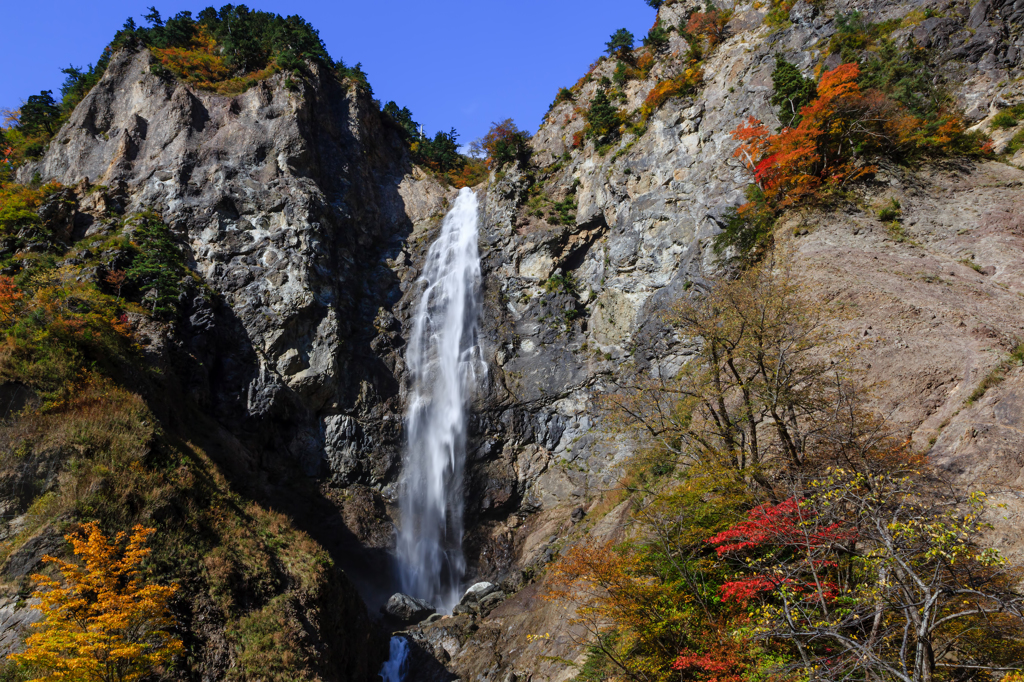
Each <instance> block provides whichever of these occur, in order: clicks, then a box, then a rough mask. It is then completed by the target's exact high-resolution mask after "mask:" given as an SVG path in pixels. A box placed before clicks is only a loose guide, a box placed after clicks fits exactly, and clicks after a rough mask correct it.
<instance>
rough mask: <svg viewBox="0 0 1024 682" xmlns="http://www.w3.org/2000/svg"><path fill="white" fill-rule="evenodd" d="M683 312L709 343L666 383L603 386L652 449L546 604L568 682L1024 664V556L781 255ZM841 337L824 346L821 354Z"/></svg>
mask: <svg viewBox="0 0 1024 682" xmlns="http://www.w3.org/2000/svg"><path fill="white" fill-rule="evenodd" d="M708 284H709V289H708V291H707V292H704V293H702V295H701V296H700V297H694V298H692V299H689V300H686V301H684V302H682V303H680V304H679V305H678V306H677V307H676V308H675V309H674V310H673V311H672V313H671V315H670V317H669V320H670V321H671V323H672V324H673V327H674V328H675V330H676V332H677V333H679V334H680V335H682V336H687V337H699V338H702V339H703V344H702V346H701V349H700V352H699V354H698V356H697V357H696V358H694V359H692V360H691V361H690V362H689V363H687V364H686V365H685V366H684V368H683V370H682V372H681V373H680V374H679V375H678V376H676V377H672V378H665V377H661V378H657V377H651V376H649V375H647V374H645V373H643V372H640V371H638V372H637V373H636V375H635V377H634V379H633V380H630V381H626V382H623V383H622V385H621V386H620V388H619V390H618V391H616V392H614V393H609V394H608V395H607V396H606V398H605V399H604V405H605V408H606V409H607V410H608V412H607V414H608V415H609V416H610V417H612V418H613V419H615V420H616V421H617V423H618V424H619V425H620V426H621V427H623V428H625V429H626V430H627V431H628V432H630V433H632V434H633V435H634V436H635V437H638V438H639V439H640V440H641V442H643V443H645V444H646V447H645V449H644V450H643V451H642V453H641V455H640V456H639V457H638V458H637V459H636V460H635V462H634V465H633V469H632V472H631V474H630V476H629V478H628V479H627V481H628V483H627V490H628V493H629V495H630V498H631V501H632V510H633V518H634V520H635V522H636V527H635V528H634V532H633V533H631V538H630V539H629V540H627V541H625V542H620V543H611V544H608V543H600V542H593V541H591V542H581V543H579V544H577V545H575V546H574V547H572V548H571V549H570V550H569V551H568V552H567V553H566V555H565V556H564V557H563V558H562V559H561V560H560V562H559V563H558V564H556V566H555V568H554V576H553V577H554V580H555V588H554V590H553V591H552V592H551V593H550V594H549V598H550V599H554V600H557V601H560V602H566V603H568V604H572V605H574V606H575V616H574V622H575V623H577V624H578V625H581V626H583V628H584V631H585V632H586V633H587V640H586V641H587V643H588V644H589V646H590V647H591V649H590V651H591V653H590V656H589V659H588V661H587V663H586V665H585V666H584V667H583V669H582V671H581V674H580V675H579V676H578V677H577V679H580V680H596V679H605V678H607V677H608V676H620V675H621V676H623V677H625V678H627V679H632V680H643V681H645V682H649V681H653V680H671V679H679V678H680V676H681V679H684V680H705V681H712V680H714V681H717V682H726V681H728V682H745V681H753V680H768V679H777V680H806V679H811V680H836V679H848V678H866V679H885V680H900V681H902V682H924V681H928V680H987V679H996V678H997V677H998V675H999V674H1000V673H1001V672H1002V671H1005V670H1008V669H1012V668H1015V667H1016V666H1018V665H1019V662H1020V661H1021V659H1022V658H1024V639H1022V637H1021V632H1022V631H1024V630H1022V626H1024V595H1022V594H1021V593H1020V591H1019V584H1018V583H1019V579H1020V576H1021V569H1020V568H1019V567H1015V566H1011V565H1009V564H1008V562H1007V561H1006V560H1005V559H1003V558H1002V557H1001V556H1000V555H999V553H998V552H996V551H995V550H993V549H991V548H989V547H986V538H985V533H986V531H987V529H988V528H989V526H988V525H987V524H986V523H985V521H984V519H985V514H986V511H985V508H986V505H985V496H984V494H982V493H980V492H971V491H964V490H957V489H955V488H953V487H952V486H950V485H949V484H948V482H947V481H945V480H943V479H942V477H941V476H940V475H939V474H938V473H937V472H936V471H934V470H932V469H931V468H930V467H929V466H928V464H927V463H926V462H925V461H924V460H923V458H921V457H920V456H918V455H916V454H914V453H913V452H912V451H911V449H910V448H909V446H908V445H907V444H906V443H904V442H903V441H902V440H901V439H900V438H898V437H897V436H896V434H893V433H891V432H890V431H889V430H888V429H887V428H886V426H885V424H884V423H883V422H881V421H880V420H878V419H877V418H875V417H873V416H872V414H871V412H870V411H869V410H868V409H867V408H866V401H865V400H864V398H863V397H862V395H861V393H862V391H861V389H859V388H858V387H857V385H856V382H855V381H854V379H855V377H854V375H853V373H852V372H851V368H850V367H848V366H845V365H844V364H843V363H842V362H839V363H835V362H832V361H830V360H829V356H831V357H846V358H850V357H851V356H852V353H851V351H854V350H855V348H852V347H844V346H842V345H841V344H842V341H841V339H839V338H838V337H837V336H836V335H835V334H834V333H832V332H830V331H829V327H828V324H827V321H828V318H830V317H832V316H835V315H836V314H841V312H840V311H837V310H835V309H834V306H826V305H825V304H822V303H814V302H813V300H812V298H811V296H810V293H809V292H808V291H806V290H805V289H804V288H803V287H802V286H801V284H800V283H799V280H798V278H797V277H796V276H795V275H794V273H793V271H792V268H791V267H790V266H787V264H786V263H785V262H784V261H779V260H771V259H769V260H768V261H766V262H763V263H761V264H758V265H754V266H752V267H751V268H749V269H748V270H746V271H745V272H743V273H742V274H741V275H740V276H739V277H738V278H737V279H734V280H725V279H721V280H712V281H710V282H709V283H708ZM837 344H839V345H837Z"/></svg>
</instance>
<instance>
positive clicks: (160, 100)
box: [21, 50, 443, 484]
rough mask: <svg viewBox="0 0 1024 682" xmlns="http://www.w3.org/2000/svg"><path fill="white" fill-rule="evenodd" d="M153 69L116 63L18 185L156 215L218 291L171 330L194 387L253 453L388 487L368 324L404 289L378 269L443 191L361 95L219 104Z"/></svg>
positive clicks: (131, 56) (375, 356)
mask: <svg viewBox="0 0 1024 682" xmlns="http://www.w3.org/2000/svg"><path fill="white" fill-rule="evenodd" d="M149 62H150V56H149V54H148V52H146V51H144V50H143V51H139V52H134V53H132V52H122V53H119V54H118V55H116V56H115V57H114V58H113V60H112V61H111V64H110V66H109V68H108V70H107V72H106V74H105V75H104V77H103V80H102V82H101V83H100V84H99V85H98V86H97V87H96V88H94V89H93V91H92V92H91V93H90V94H89V96H88V97H87V98H86V99H85V101H83V102H82V104H81V105H80V106H79V107H78V108H77V109H76V111H75V112H74V114H73V116H72V118H71V120H70V121H69V122H68V124H67V125H66V126H65V127H64V128H63V129H62V130H61V131H60V133H59V134H58V135H57V137H56V138H55V140H54V142H53V143H52V145H51V147H50V150H49V152H48V153H47V154H46V156H45V157H44V158H43V159H42V160H41V161H40V162H39V163H36V164H32V165H30V166H27V167H25V168H23V169H22V170H21V173H22V175H23V176H24V177H25V178H27V177H30V176H31V175H32V174H34V173H36V172H38V173H40V174H41V175H42V177H44V178H46V179H54V180H57V181H59V182H61V183H63V184H64V185H66V186H76V185H78V186H80V187H82V188H85V187H88V186H90V185H91V186H102V188H105V189H102V188H101V189H102V191H99V192H94V193H93V194H89V195H88V196H83V199H82V201H83V203H85V202H87V201H95V199H91V198H90V197H94V196H102V197H103V198H104V200H105V201H106V202H107V203H108V204H111V205H115V206H117V207H118V208H120V209H123V210H124V211H125V212H128V213H131V212H134V211H139V210H143V209H155V210H157V211H158V212H160V213H161V215H162V217H163V219H164V221H165V222H167V223H168V224H169V225H170V226H171V227H172V229H173V230H174V231H175V232H176V233H177V234H178V235H179V239H180V242H181V244H182V245H183V246H185V247H186V248H187V249H188V251H189V253H190V261H191V263H190V264H191V267H192V268H193V269H194V270H195V271H196V272H197V273H198V274H199V275H200V276H201V277H202V278H203V280H204V281H205V282H206V283H207V284H208V285H209V286H210V287H211V288H212V289H213V290H214V291H215V292H216V294H217V298H216V299H215V300H214V301H212V302H205V301H202V300H196V301H194V302H193V303H192V305H191V306H190V307H187V308H188V309H187V310H186V318H187V321H188V322H187V324H186V325H185V326H184V328H183V329H181V330H179V333H180V336H181V339H180V344H181V345H182V346H184V349H185V350H186V352H188V353H189V354H191V355H192V356H193V357H194V358H195V359H196V360H197V361H198V362H196V363H194V367H193V372H192V376H191V381H192V383H193V384H194V385H193V386H192V387H191V388H192V389H193V393H194V394H195V395H196V396H197V397H199V398H200V399H201V401H202V402H204V403H206V405H208V407H209V408H210V409H211V411H212V413H213V414H214V415H215V416H216V417H217V418H218V420H219V421H221V423H224V424H229V425H231V428H232V430H233V431H234V432H235V433H236V434H238V435H239V436H241V437H242V438H243V442H245V443H246V445H248V446H250V448H251V449H252V450H253V451H255V452H273V453H274V455H273V457H274V458H275V459H277V461H278V462H280V463H281V464H282V465H283V464H284V463H285V462H287V465H288V466H289V467H291V468H296V467H297V468H298V470H299V471H301V472H302V473H304V474H305V475H307V476H320V475H324V476H327V477H329V478H333V479H334V480H335V481H336V482H338V483H341V484H348V483H354V482H357V481H361V482H365V483H375V482H380V481H383V480H385V479H386V478H387V477H388V476H389V474H390V473H393V472H392V470H393V468H394V464H395V460H396V455H397V449H398V440H397V438H398V433H399V430H398V428H396V426H397V425H396V424H395V422H393V421H389V420H388V419H387V415H389V414H393V413H394V411H395V410H394V408H395V407H396V403H395V400H396V398H397V393H398V386H397V383H396V380H395V377H394V374H393V373H392V371H391V370H392V369H393V366H394V364H395V362H396V359H395V358H396V357H397V354H396V353H395V349H394V346H393V343H394V341H395V340H394V339H393V338H391V337H390V336H389V331H388V330H385V329H378V328H377V327H375V325H374V321H375V318H376V316H377V314H378V311H379V310H381V309H382V308H383V309H386V308H389V307H390V306H391V305H392V304H394V303H395V302H396V301H397V300H398V298H399V297H400V296H401V291H400V289H399V281H398V278H397V277H396V276H395V273H394V272H393V271H392V269H390V267H389V265H388V261H389V259H394V258H396V257H398V256H400V254H401V253H402V242H403V240H404V238H405V237H406V236H407V235H408V234H409V233H410V232H411V231H412V229H413V227H414V223H416V222H417V221H423V220H427V219H429V218H430V217H431V216H432V215H433V213H434V212H436V211H438V210H440V207H441V203H442V202H443V192H440V191H438V190H437V189H435V188H436V187H437V185H436V183H433V182H432V181H430V180H428V179H426V178H425V177H424V176H422V175H420V176H418V179H417V177H414V176H413V174H412V169H411V167H410V165H409V163H408V158H407V155H406V152H405V148H404V144H403V143H402V142H401V140H400V138H399V137H398V135H397V134H396V133H395V132H393V131H392V130H391V129H390V128H387V127H386V126H385V125H384V123H383V120H382V119H381V117H380V115H379V113H378V112H377V109H376V107H375V106H374V105H373V104H372V102H371V101H370V99H369V98H368V97H367V96H366V95H364V94H361V93H360V92H358V91H357V90H355V89H351V90H346V89H344V88H343V87H342V85H341V84H340V83H339V82H338V81H337V80H336V79H334V78H333V77H332V76H330V75H328V74H321V73H320V72H319V71H318V70H317V69H316V68H314V76H313V79H312V80H310V81H303V84H302V85H301V86H300V87H299V89H298V90H290V89H288V88H285V87H283V81H282V79H283V76H281V77H275V78H270V79H268V80H266V81H264V82H261V83H259V84H257V85H255V86H254V87H253V88H251V89H250V90H249V91H247V92H246V93H244V94H242V95H238V96H236V97H232V98H228V97H222V96H217V95H214V94H210V93H205V92H199V91H194V90H192V89H191V88H189V87H188V86H186V85H184V84H182V83H178V82H168V81H166V80H163V79H161V78H159V77H157V76H155V75H153V74H151V73H150V72H149ZM83 183H84V184H83ZM407 206H408V209H407V208H406V207H407ZM101 208H102V207H101ZM107 208H109V206H108V207H107ZM91 214H92V216H96V215H98V216H101V217H99V218H97V217H89V216H88V215H87V214H86V213H82V214H81V216H82V218H83V219H84V220H86V222H87V223H88V224H86V225H82V226H81V229H80V231H83V232H84V231H92V232H93V233H95V232H97V231H102V230H103V229H104V225H103V218H102V216H104V215H105V211H104V210H94V211H92V212H91ZM389 365H390V366H389ZM389 401H391V402H390V403H389ZM356 452H359V453H362V455H361V456H358V457H357V456H355V454H354V453H356ZM370 452H372V453H373V454H372V455H369V456H368V453H370Z"/></svg>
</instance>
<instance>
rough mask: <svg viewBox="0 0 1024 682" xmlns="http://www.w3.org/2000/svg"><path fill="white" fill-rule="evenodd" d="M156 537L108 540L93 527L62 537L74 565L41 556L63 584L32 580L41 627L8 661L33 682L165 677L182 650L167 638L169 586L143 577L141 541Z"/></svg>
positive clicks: (137, 532) (135, 533) (135, 532)
mask: <svg viewBox="0 0 1024 682" xmlns="http://www.w3.org/2000/svg"><path fill="white" fill-rule="evenodd" d="M155 532H156V531H155V530H154V529H152V528H144V527H143V526H141V525H136V526H135V527H134V528H133V529H132V532H131V535H130V536H129V534H128V533H125V532H122V533H118V534H117V537H115V538H114V539H113V541H111V540H110V539H108V538H107V537H106V536H105V535H104V534H103V533H102V531H100V528H99V525H98V524H97V523H95V522H92V523H88V524H85V525H84V526H83V527H81V528H80V529H78V531H77V532H73V533H69V534H68V535H66V536H65V539H67V541H68V542H70V543H71V545H72V546H73V547H74V553H75V557H76V558H77V560H78V562H80V563H77V562H71V561H63V560H61V559H58V558H56V557H51V556H46V557H44V558H43V561H44V562H45V563H50V564H53V565H55V566H56V567H57V570H58V571H59V572H60V574H61V579H59V580H58V579H54V578H51V577H48V576H45V575H39V574H37V575H33V576H32V580H33V581H34V582H35V584H36V587H37V589H36V591H35V592H34V593H33V594H32V596H33V598H35V599H38V600H39V603H38V604H36V605H34V606H33V608H34V609H36V610H38V611H39V612H40V613H41V614H42V616H43V620H42V621H41V622H40V623H38V624H36V625H35V629H36V632H34V633H33V634H32V635H30V636H29V637H28V639H27V640H26V641H25V647H26V648H25V651H24V652H21V653H17V654H12V655H11V656H10V657H9V658H10V659H11V660H13V661H15V662H17V663H19V664H21V665H23V666H25V667H26V668H28V669H29V670H32V671H33V677H34V679H33V681H32V682H56V681H57V680H68V679H74V680H83V681H88V682H134V680H140V679H144V678H146V677H149V676H151V675H152V674H153V673H154V671H157V672H162V671H163V669H164V668H165V666H167V665H168V664H169V663H170V662H171V661H172V660H173V659H174V657H175V656H177V655H180V654H181V653H182V651H183V650H184V649H183V647H182V644H181V640H180V639H178V638H177V637H175V636H174V635H173V634H171V632H170V630H171V629H173V628H174V627H175V626H176V622H175V619H174V616H173V615H172V614H171V612H170V610H169V604H170V601H171V599H172V598H173V596H174V594H175V592H176V591H177V586H174V585H170V586H167V585H158V584H154V583H152V582H151V581H149V580H148V579H147V577H146V575H145V566H144V562H145V560H146V558H147V557H148V556H149V554H150V551H151V550H150V549H149V548H148V547H146V542H147V540H148V539H149V536H151V535H152V534H153V533H155Z"/></svg>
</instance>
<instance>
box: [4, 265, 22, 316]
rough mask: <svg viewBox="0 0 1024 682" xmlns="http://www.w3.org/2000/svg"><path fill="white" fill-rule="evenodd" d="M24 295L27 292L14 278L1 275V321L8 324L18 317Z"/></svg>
mask: <svg viewBox="0 0 1024 682" xmlns="http://www.w3.org/2000/svg"><path fill="white" fill-rule="evenodd" d="M24 297H25V294H23V293H22V292H21V291H20V290H19V289H18V288H17V287H16V286H15V285H14V279H12V278H11V277H7V276H0V323H3V324H7V323H9V322H12V321H13V320H14V319H15V318H16V316H17V313H18V311H19V310H20V309H21V299H23V298H24Z"/></svg>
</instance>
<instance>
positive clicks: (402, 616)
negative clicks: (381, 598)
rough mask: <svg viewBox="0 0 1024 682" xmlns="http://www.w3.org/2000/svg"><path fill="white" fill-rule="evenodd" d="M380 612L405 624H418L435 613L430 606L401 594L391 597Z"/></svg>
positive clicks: (434, 609)
mask: <svg viewBox="0 0 1024 682" xmlns="http://www.w3.org/2000/svg"><path fill="white" fill-rule="evenodd" d="M382 610H383V611H384V613H385V614H386V615H388V616H391V617H392V618H394V619H395V620H399V621H401V622H403V623H407V624H412V623H419V622H420V621H423V620H425V619H427V618H429V617H430V616H432V615H434V614H435V613H437V609H436V608H434V607H433V606H432V605H431V604H428V603H427V602H425V601H423V600H422V599H417V598H415V597H410V596H409V595H407V594H402V593H401V592H396V593H395V594H393V595H391V598H390V599H388V603H387V604H385V605H384V608H383V609H382Z"/></svg>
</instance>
